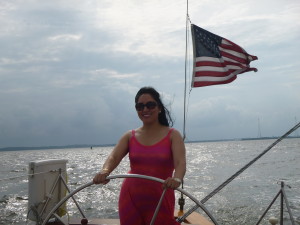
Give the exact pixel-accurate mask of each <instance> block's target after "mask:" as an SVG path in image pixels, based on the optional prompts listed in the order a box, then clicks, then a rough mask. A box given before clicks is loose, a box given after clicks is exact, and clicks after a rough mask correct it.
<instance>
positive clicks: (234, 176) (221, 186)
mask: <svg viewBox="0 0 300 225" xmlns="http://www.w3.org/2000/svg"><path fill="white" fill-rule="evenodd" d="M299 127H300V122H299V123H298V124H296V125H295V126H294V127H293V128H292V129H290V130H289V131H288V132H286V133H285V134H284V135H282V136H281V137H280V138H278V139H277V140H276V141H275V142H274V143H273V144H271V145H270V146H269V147H267V148H266V149H265V150H264V151H263V152H262V153H260V154H259V155H258V156H256V157H255V158H254V159H253V160H251V161H250V162H249V163H248V164H246V165H245V166H244V167H243V168H241V169H240V170H239V171H237V172H236V173H235V174H233V175H232V176H231V177H229V178H228V179H227V180H226V181H224V182H223V183H222V184H221V185H220V186H219V187H217V188H216V189H215V190H213V191H212V192H211V193H209V194H208V195H207V196H206V197H205V198H203V199H202V200H201V201H200V202H201V203H202V204H204V203H205V202H206V201H207V200H208V199H210V198H211V197H212V196H214V195H215V194H216V193H218V192H219V191H220V190H221V189H223V188H224V187H225V186H226V185H227V184H229V183H230V182H231V181H232V180H233V179H234V178H236V177H237V176H238V175H240V174H241V173H242V172H244V170H246V169H247V168H248V167H249V166H251V165H252V164H253V163H254V162H255V161H257V160H258V159H259V158H261V157H262V156H263V155H264V154H266V153H267V152H268V151H269V150H270V149H271V148H273V147H274V146H275V145H277V144H278V143H279V142H280V141H282V140H283V139H284V138H286V137H287V136H288V135H289V134H291V133H292V132H294V131H295V130H297V129H298V128H299ZM196 209H198V206H197V205H196V206H194V207H193V208H191V209H190V210H189V211H188V212H186V213H185V215H184V216H182V217H180V218H178V219H177V221H178V222H180V223H181V222H183V221H184V219H185V218H186V217H188V216H189V215H190V214H191V213H192V212H194V211H195V210H196Z"/></svg>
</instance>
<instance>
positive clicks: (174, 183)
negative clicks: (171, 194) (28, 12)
mask: <svg viewBox="0 0 300 225" xmlns="http://www.w3.org/2000/svg"><path fill="white" fill-rule="evenodd" d="M180 184H181V180H180V179H178V178H175V177H168V178H167V179H166V180H165V182H164V183H163V188H171V189H176V188H178V187H179V186H180Z"/></svg>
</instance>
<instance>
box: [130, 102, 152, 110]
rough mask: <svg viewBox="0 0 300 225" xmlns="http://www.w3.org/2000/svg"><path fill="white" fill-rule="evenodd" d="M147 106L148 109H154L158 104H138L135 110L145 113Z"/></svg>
mask: <svg viewBox="0 0 300 225" xmlns="http://www.w3.org/2000/svg"><path fill="white" fill-rule="evenodd" d="M145 106H146V107H147V109H154V108H155V107H156V106H157V103H156V102H147V103H146V104H144V103H136V104H135V109H136V111H143V110H144V108H145Z"/></svg>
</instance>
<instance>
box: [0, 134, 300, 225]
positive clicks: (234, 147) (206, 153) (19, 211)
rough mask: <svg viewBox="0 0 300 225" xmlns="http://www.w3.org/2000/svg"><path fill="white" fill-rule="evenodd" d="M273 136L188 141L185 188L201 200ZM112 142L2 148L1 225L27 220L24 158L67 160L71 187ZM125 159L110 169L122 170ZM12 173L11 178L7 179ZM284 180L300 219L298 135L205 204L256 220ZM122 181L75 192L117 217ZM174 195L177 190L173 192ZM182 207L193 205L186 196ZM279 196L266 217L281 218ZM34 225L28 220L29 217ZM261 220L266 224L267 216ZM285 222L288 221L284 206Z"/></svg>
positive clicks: (89, 207)
mask: <svg viewBox="0 0 300 225" xmlns="http://www.w3.org/2000/svg"><path fill="white" fill-rule="evenodd" d="M273 142H274V140H255V141H228V142H208V143H188V144H186V148H187V174H186V177H185V187H184V188H185V190H186V191H188V192H189V193H191V194H192V195H193V196H195V197H196V198H197V199H198V200H199V201H200V200H201V199H203V198H204V197H205V196H206V195H207V194H209V193H210V192H211V191H212V190H213V189H215V188H216V187H217V186H219V185H220V184H221V183H222V182H223V181H225V180H226V179H227V178H228V177H230V176H231V175H232V174H234V173H235V172H236V171H238V170H239V169H240V168H242V167H243V166H244V165H245V164H247V163H248V162H249V161H251V160H252V159H253V158H254V157H256V156H257V155H258V154H259V153H261V152H262V151H263V150H265V149H266V148H267V147H268V146H269V145H270V144H271V143H273ZM111 149H112V148H111V147H101V148H100V147H99V148H93V149H88V148H82V149H55V150H34V151H12V152H0V154H1V165H0V224H5V225H7V224H18V225H21V224H22V225H23V224H26V216H27V204H28V193H27V192H28V182H27V176H26V174H27V173H28V163H29V162H30V161H36V160H44V159H67V160H68V164H67V171H68V184H69V187H70V189H71V190H74V189H76V188H77V187H79V186H80V185H83V184H85V183H88V182H90V181H91V180H92V178H93V176H94V174H95V173H96V172H97V171H99V170H100V168H101V166H102V163H103V162H104V160H105V158H106V156H107V155H108V154H109V152H110V151H111ZM127 170H128V159H127V158H126V159H124V160H123V161H122V163H121V164H120V165H119V167H118V168H117V169H116V170H115V171H114V173H113V174H124V173H126V171H127ZM8 178H11V179H8ZM280 181H284V182H285V183H286V185H289V186H290V187H291V188H288V187H286V189H285V191H286V194H287V197H288V200H289V205H290V208H291V210H292V213H293V215H294V218H295V220H296V221H297V222H296V223H299V224H300V139H299V138H297V139H286V140H283V141H282V142H280V143H279V144H278V145H276V146H275V147H274V148H273V149H271V150H270V151H269V152H268V153H267V154H266V155H264V156H263V157H262V158H261V159H259V160H258V161H257V162H255V163H254V164H253V165H252V166H251V167H250V168H248V169H247V170H246V171H244V172H243V173H242V174H241V175H240V176H239V177H237V178H236V179H235V180H233V181H232V182H231V183H230V184H229V185H227V186H226V187H225V188H224V189H222V190H221V191H220V192H219V193H218V194H216V195H215V196H213V197H212V198H211V199H209V200H208V201H207V202H206V203H205V206H206V207H207V208H208V209H209V211H210V212H211V213H212V214H213V215H214V217H215V218H216V219H217V221H218V222H219V224H222V225H223V224H224V225H227V224H228V225H229V224H230V225H238V224H239V225H241V224H245V225H246V224H247V225H249V224H256V222H257V221H258V219H259V217H260V215H261V214H262V213H263V211H264V210H265V209H266V207H267V206H268V205H269V204H270V203H271V201H272V200H273V198H274V197H275V195H276V194H277V192H278V191H279V189H280V185H279V182H280ZM121 182H122V181H121V180H112V181H111V182H110V183H109V184H107V185H106V186H104V187H102V186H99V185H97V186H96V185H93V186H91V187H88V188H86V189H84V190H83V191H81V192H79V193H78V194H77V195H76V199H77V201H78V202H79V204H80V206H81V208H82V209H83V210H84V212H85V214H87V216H88V217H98V218H99V217H102V216H105V217H106V218H108V217H110V218H116V217H117V215H118V213H117V202H118V195H119V187H120V184H121ZM177 195H178V194H177ZM186 201H187V203H186V206H185V208H186V209H188V207H190V206H194V203H192V202H191V201H188V200H186ZM279 205H280V202H279V200H277V201H276V202H275V203H274V205H273V206H272V208H271V210H270V212H269V213H268V214H267V216H266V218H269V217H270V216H273V215H274V216H276V217H279ZM67 208H68V212H69V215H71V216H79V213H78V210H77V209H76V207H75V205H74V203H72V202H69V203H68V205H67ZM28 224H32V222H28ZM261 224H269V223H268V222H267V219H265V220H264V221H263V222H262V223H261ZM284 224H291V222H290V220H289V215H288V213H287V210H286V209H285V211H284Z"/></svg>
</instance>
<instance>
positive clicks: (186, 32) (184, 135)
mask: <svg viewBox="0 0 300 225" xmlns="http://www.w3.org/2000/svg"><path fill="white" fill-rule="evenodd" d="M188 21H189V1H188V0H187V1H186V21H185V65H184V106H183V140H185V138H186V131H185V128H186V85H187V83H186V80H187V57H188V56H187V49H188Z"/></svg>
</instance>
